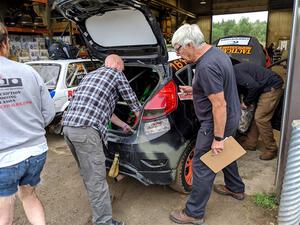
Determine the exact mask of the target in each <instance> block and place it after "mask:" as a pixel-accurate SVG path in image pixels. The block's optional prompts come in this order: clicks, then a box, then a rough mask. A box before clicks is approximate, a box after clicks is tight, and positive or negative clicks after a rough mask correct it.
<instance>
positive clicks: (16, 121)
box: [0, 23, 55, 225]
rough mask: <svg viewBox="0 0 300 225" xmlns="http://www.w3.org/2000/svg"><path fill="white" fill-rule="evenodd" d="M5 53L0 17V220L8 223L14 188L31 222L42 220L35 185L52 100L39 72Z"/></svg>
mask: <svg viewBox="0 0 300 225" xmlns="http://www.w3.org/2000/svg"><path fill="white" fill-rule="evenodd" d="M8 55H9V42H8V33H7V30H6V28H5V26H4V25H3V24H2V23H0V115H1V116H0V124H1V126H0V225H4V224H5V225H11V224H12V222H13V211H14V200H15V195H16V193H18V197H19V198H20V200H21V201H22V204H23V208H24V211H25V214H26V216H27V218H28V220H29V222H30V223H31V224H33V225H44V224H46V222H45V213H44V209H43V206H42V204H41V202H40V200H39V199H38V197H37V195H36V193H35V187H36V185H37V184H38V183H39V182H40V173H41V171H42V169H43V167H44V164H45V161H46V154H47V150H48V146H47V142H46V138H45V127H46V126H47V125H48V124H49V123H50V122H51V120H52V119H53V117H54V115H55V109H54V103H53V101H52V99H51V97H50V94H49V92H48V90H47V88H46V86H45V84H44V82H43V80H42V78H41V77H40V76H39V74H38V73H37V72H36V71H35V70H34V69H33V68H32V67H30V66H28V65H24V64H21V63H17V62H14V61H11V60H9V59H8V58H7V57H8Z"/></svg>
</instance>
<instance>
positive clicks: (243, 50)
mask: <svg viewBox="0 0 300 225" xmlns="http://www.w3.org/2000/svg"><path fill="white" fill-rule="evenodd" d="M218 48H220V49H221V50H222V51H223V52H225V53H226V54H242V55H250V54H251V51H252V47H250V46H218Z"/></svg>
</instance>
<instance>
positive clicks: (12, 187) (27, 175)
mask: <svg viewBox="0 0 300 225" xmlns="http://www.w3.org/2000/svg"><path fill="white" fill-rule="evenodd" d="M46 156H47V152H44V153H42V154H40V155H37V156H31V157H29V158H28V159H25V160H24V161H22V162H20V163H17V164H15V165H12V166H7V167H3V168H0V196H2V197H6V196H10V195H13V194H15V193H16V192H17V191H18V186H22V185H30V186H36V185H37V184H38V183H39V182H40V180H41V178H40V174H41V172H42V169H43V167H44V164H45V162H46Z"/></svg>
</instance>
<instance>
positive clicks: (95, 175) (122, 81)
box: [63, 55, 141, 225]
mask: <svg viewBox="0 0 300 225" xmlns="http://www.w3.org/2000/svg"><path fill="white" fill-rule="evenodd" d="M123 70H124V63H123V60H122V59H121V58H120V57H119V56H117V55H109V56H107V58H106V59H105V66H103V67H101V68H99V69H97V70H95V71H93V72H91V73H89V74H87V75H86V76H85V77H84V78H83V79H82V81H81V82H80V84H79V86H78V88H77V90H76V93H75V95H74V97H73V99H72V101H71V102H70V105H69V108H68V111H67V113H66V114H65V115H64V120H63V126H64V128H63V132H64V135H65V140H66V142H67V144H68V146H69V147H70V149H71V152H72V154H73V155H74V157H75V159H76V161H77V164H78V167H79V169H80V174H81V176H82V177H83V181H84V184H85V187H86V189H87V192H88V196H89V199H90V203H91V205H92V211H93V225H100V224H101V225H102V224H103V225H104V224H105V225H122V224H124V223H123V222H118V221H116V220H113V219H112V209H111V201H110V194H109V190H108V185H107V182H106V168H105V155H104V152H103V148H102V141H103V142H104V143H105V144H106V142H107V125H108V122H109V120H110V119H111V121H112V122H113V123H114V124H116V125H117V126H119V127H122V128H123V131H124V132H128V131H130V130H131V128H130V127H129V126H128V125H127V124H126V123H124V122H123V121H121V120H120V119H119V118H118V117H116V116H115V115H113V111H114V108H115V105H116V103H117V101H118V93H120V94H121V96H122V98H123V99H124V100H125V101H126V102H127V103H128V105H129V107H130V108H131V110H132V111H133V112H134V114H135V116H136V117H138V116H139V112H140V110H141V104H140V103H139V101H138V99H137V97H136V95H135V93H134V92H133V91H132V89H131V87H130V85H129V83H128V81H127V79H126V77H125V75H124V74H123V73H122V71H123Z"/></svg>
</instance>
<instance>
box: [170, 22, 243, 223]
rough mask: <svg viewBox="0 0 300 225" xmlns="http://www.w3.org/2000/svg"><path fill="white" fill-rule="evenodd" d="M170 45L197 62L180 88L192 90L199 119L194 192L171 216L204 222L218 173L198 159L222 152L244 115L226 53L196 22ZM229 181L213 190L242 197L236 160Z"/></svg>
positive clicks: (185, 27)
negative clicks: (207, 39) (188, 82)
mask: <svg viewBox="0 0 300 225" xmlns="http://www.w3.org/2000/svg"><path fill="white" fill-rule="evenodd" d="M172 45H173V47H174V49H175V51H176V53H177V55H178V56H181V57H182V58H183V59H185V60H186V61H187V62H188V63H195V64H196V70H195V76H194V79H193V85H192V87H187V86H181V87H180V89H181V91H182V92H190V91H192V92H193V103H194V109H195V112H196V115H197V118H198V120H199V122H200V129H199V131H198V136H197V141H196V146H195V153H194V156H193V186H192V192H191V194H190V196H189V198H188V201H187V203H186V205H185V207H184V209H183V210H176V211H173V212H171V214H170V219H171V220H172V221H173V222H175V223H178V224H197V225H199V224H202V223H204V214H205V208H206V205H207V202H208V199H209V197H210V194H211V190H212V187H213V182H214V179H215V177H216V174H215V173H214V172H213V171H212V170H211V169H210V168H209V167H207V166H206V165H205V164H204V163H203V162H202V161H201V160H200V157H201V156H202V155H203V154H205V153H207V152H208V151H209V150H210V149H212V151H213V153H214V154H219V153H220V152H222V151H223V149H224V139H225V138H226V137H229V136H232V135H234V134H235V131H236V129H237V126H238V122H239V119H240V103H239V97H238V92H237V87H236V81H235V75H234V70H233V66H232V63H231V60H230V58H229V56H228V55H226V54H225V53H223V52H222V51H220V50H219V49H217V48H215V47H212V46H211V45H208V44H207V43H205V41H204V36H203V34H202V32H201V30H200V28H199V27H198V25H196V24H193V25H190V24H185V25H183V26H181V27H180V28H179V29H178V30H177V31H176V32H175V33H174V35H173V38H172ZM223 173H224V180H225V185H216V186H215V187H214V190H215V191H216V192H217V193H219V194H222V195H229V196H231V197H233V198H235V199H238V200H243V199H244V191H245V185H244V183H243V181H242V179H241V177H240V175H239V173H238V167H237V163H236V162H233V163H231V164H230V165H228V166H227V167H225V168H224V169H223Z"/></svg>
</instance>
